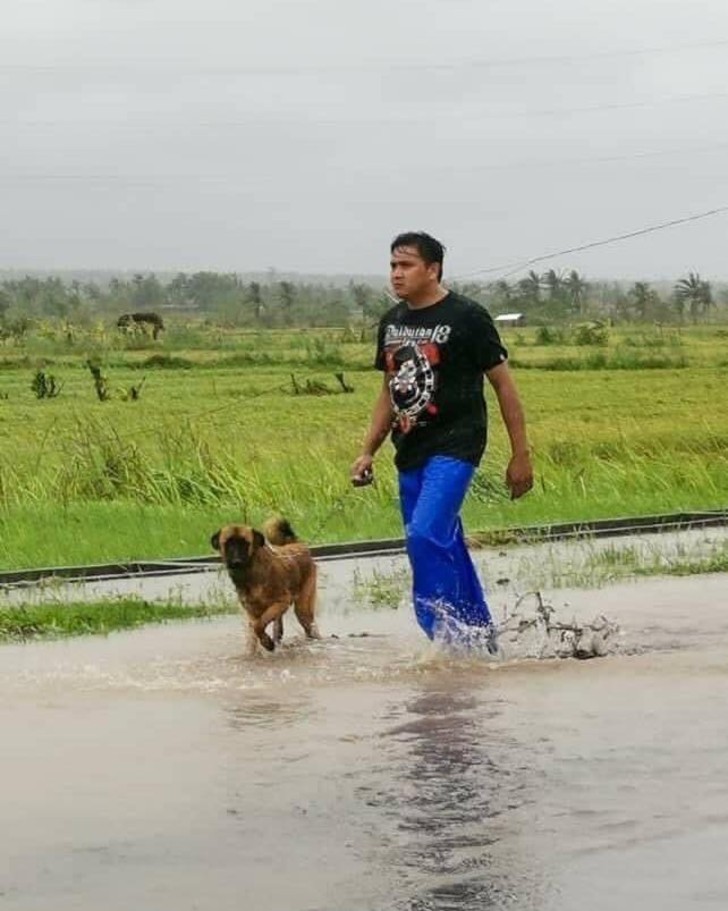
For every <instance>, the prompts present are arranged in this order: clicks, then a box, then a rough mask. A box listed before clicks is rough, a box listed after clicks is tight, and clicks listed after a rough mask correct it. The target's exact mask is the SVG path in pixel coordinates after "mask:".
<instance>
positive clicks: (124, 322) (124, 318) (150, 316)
mask: <svg viewBox="0 0 728 911" xmlns="http://www.w3.org/2000/svg"><path fill="white" fill-rule="evenodd" d="M116 328H117V329H122V330H124V331H125V332H129V331H131V330H133V329H137V328H138V329H142V330H143V331H144V332H146V331H147V330H148V329H150V330H151V333H152V338H153V339H155V341H156V339H157V337H158V336H159V333H160V332H162V331H163V330H164V320H163V319H162V317H161V316H160V315H159V314H158V313H151V312H150V313H122V314H121V316H120V317H119V319H118V320H117V321H116Z"/></svg>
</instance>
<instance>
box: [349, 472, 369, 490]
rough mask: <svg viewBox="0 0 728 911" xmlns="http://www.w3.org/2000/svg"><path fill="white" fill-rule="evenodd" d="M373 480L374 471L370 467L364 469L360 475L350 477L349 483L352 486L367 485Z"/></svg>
mask: <svg viewBox="0 0 728 911" xmlns="http://www.w3.org/2000/svg"><path fill="white" fill-rule="evenodd" d="M373 482H374V472H373V471H372V470H371V468H367V469H365V470H364V471H363V472H362V473H361V474H360V475H357V476H356V477H354V478H352V479H351V483H352V484H353V485H354V487H368V486H369V484H372V483H373Z"/></svg>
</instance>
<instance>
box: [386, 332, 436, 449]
mask: <svg viewBox="0 0 728 911" xmlns="http://www.w3.org/2000/svg"><path fill="white" fill-rule="evenodd" d="M449 338H450V326H444V325H437V326H427V327H425V326H417V327H413V326H401V325H393V324H390V325H388V326H387V327H386V330H385V336H384V359H385V365H386V370H387V375H388V377H389V396H390V399H391V401H392V407H393V408H394V412H395V417H396V420H397V423H398V425H399V429H400V430H401V431H402V432H403V433H407V432H408V431H409V430H411V429H412V428H413V427H414V426H415V424H417V423H418V422H419V423H422V422H423V421H424V420H426V419H427V417H428V416H429V417H434V416H435V415H436V414H437V410H438V409H437V402H436V401H435V395H436V392H437V368H438V366H439V364H440V346H441V345H444V344H446V343H447V341H448V339H449Z"/></svg>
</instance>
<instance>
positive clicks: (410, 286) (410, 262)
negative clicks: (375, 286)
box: [389, 247, 440, 300]
mask: <svg viewBox="0 0 728 911" xmlns="http://www.w3.org/2000/svg"><path fill="white" fill-rule="evenodd" d="M389 265H390V273H389V274H390V279H391V282H392V288H393V289H394V293H395V294H396V295H397V297H401V298H404V299H405V300H407V299H409V298H411V297H417V295H418V294H422V293H423V292H425V291H427V290H429V289H430V288H432V287H433V285H437V284H438V280H439V274H440V267H439V265H438V263H430V264H429V265H428V264H427V263H426V262H425V261H424V259H422V257H421V256H420V254H419V253H418V252H417V250H416V249H415V248H414V247H395V248H394V252H393V253H392V258H391V261H390V264H389Z"/></svg>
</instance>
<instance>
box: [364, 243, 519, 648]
mask: <svg viewBox="0 0 728 911" xmlns="http://www.w3.org/2000/svg"><path fill="white" fill-rule="evenodd" d="M443 258H444V247H443V246H442V244H441V243H440V242H439V241H437V240H435V238H434V237H431V236H430V235H428V234H424V233H421V232H408V233H405V234H400V235H398V236H397V237H396V238H395V239H394V240H393V242H392V244H391V263H390V265H391V282H392V287H393V289H394V292H395V294H396V295H397V297H398V298H399V299H400V303H398V304H397V305H396V306H394V307H392V308H391V309H390V310H389V311H388V312H387V313H386V314H385V315H384V316H383V317H382V319H381V321H380V323H379V331H378V336H377V353H376V360H375V364H376V367H377V368H378V369H379V370H383V371H384V383H383V386H382V390H381V392H380V394H379V397H378V398H377V401H376V404H375V406H374V412H373V414H372V420H371V424H370V427H369V430H368V432H367V435H366V438H365V440H364V444H363V447H362V452H361V455H359V457H358V458H357V459H356V461H355V462H354V464H353V465H352V469H351V476H352V481H353V482H354V483H362V482H365V481H366V480H368V479H369V478H370V477H371V472H372V465H373V461H374V455H375V453H376V452H377V450H378V449H379V447H380V446H381V445H382V443H383V442H384V440H385V439H386V437H387V435H388V434H389V432H390V431H391V433H392V441H393V443H394V446H395V450H396V455H395V465H396V467H397V470H398V474H399V496H400V507H401V511H402V517H403V520H404V526H405V534H406V541H407V554H408V556H409V560H410V565H411V567H412V584H413V595H414V607H415V614H416V617H417V621H418V622H419V624H420V626H421V627H422V629H423V630H424V631H425V633H426V634H427V636H428V637H429V638H430V639H438V640H441V641H444V642H447V643H456V644H466V645H467V644H469V643H475V642H482V641H484V642H485V645H486V647H487V648H488V650H489V651H491V652H494V651H496V649H497V645H496V642H495V636H494V630H493V626H492V621H491V615H490V611H489V609H488V605H487V603H486V600H485V597H484V595H483V589H482V587H481V584H480V580H479V579H478V575H477V572H476V570H475V567H474V565H473V562H472V560H471V558H470V554H469V553H468V550H467V546H466V544H465V537H464V534H463V527H462V522H461V520H460V508H461V506H462V503H463V500H464V498H465V495H466V493H467V490H468V487H469V486H470V482H471V481H472V478H473V475H474V473H475V469H476V468H477V466H478V464H479V463H480V460H481V458H482V456H483V453H484V451H485V445H486V437H487V414H486V407H485V399H484V397H483V375H485V376H486V377H487V378H488V381H489V383H490V384H491V386H492V387H493V389H494V390H495V393H496V396H497V398H498V404H499V406H500V410H501V414H502V416H503V420H504V422H505V425H506V429H507V431H508V435H509V437H510V442H511V450H512V456H511V459H510V462H509V464H508V468H507V471H506V484H507V486H508V488H509V489H510V492H511V497H512V498H513V499H516V498H518V497H520V496H523V494H525V493H526V492H527V491H529V490H530V489H531V487H532V485H533V470H532V468H531V459H530V455H529V447H528V442H527V439H526V428H525V420H524V416H523V409H522V408H521V403H520V400H519V397H518V392H517V390H516V386H515V383H514V382H513V378H512V376H511V373H510V371H509V369H508V364H507V357H508V355H507V352H506V350H505V348H504V347H503V345H502V343H501V340H500V337H499V336H498V332H497V330H496V328H495V326H494V324H493V321H492V320H491V318H490V315H489V314H488V312H487V311H486V310H485V309H484V308H483V307H481V306H480V305H479V304H477V303H476V302H474V301H471V300H469V299H468V298H466V297H463V296H462V295H460V294H456V293H454V292H452V291H448V290H447V289H446V288H444V287H443V286H442V284H441V280H442V266H443Z"/></svg>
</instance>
